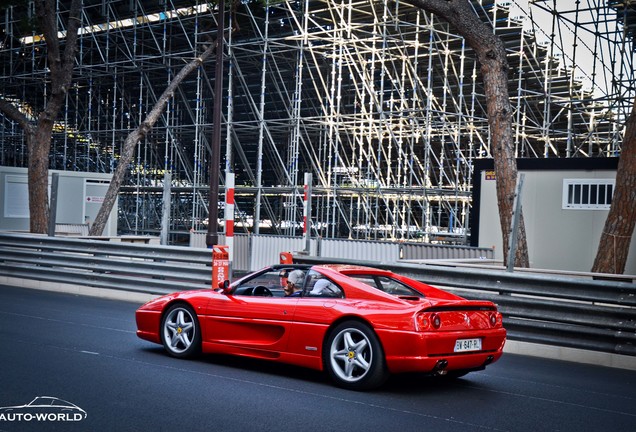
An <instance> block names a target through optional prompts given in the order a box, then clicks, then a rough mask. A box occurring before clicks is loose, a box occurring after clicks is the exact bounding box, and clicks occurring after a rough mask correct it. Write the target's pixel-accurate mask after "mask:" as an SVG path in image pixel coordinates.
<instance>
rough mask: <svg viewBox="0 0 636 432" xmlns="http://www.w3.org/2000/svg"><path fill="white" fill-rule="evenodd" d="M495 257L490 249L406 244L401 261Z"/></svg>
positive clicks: (403, 246)
mask: <svg viewBox="0 0 636 432" xmlns="http://www.w3.org/2000/svg"><path fill="white" fill-rule="evenodd" d="M494 256H495V253H494V251H493V250H492V249H490V248H476V247H470V246H447V245H434V244H429V243H421V244H412V243H404V244H402V257H401V259H405V260H423V259H493V258H494Z"/></svg>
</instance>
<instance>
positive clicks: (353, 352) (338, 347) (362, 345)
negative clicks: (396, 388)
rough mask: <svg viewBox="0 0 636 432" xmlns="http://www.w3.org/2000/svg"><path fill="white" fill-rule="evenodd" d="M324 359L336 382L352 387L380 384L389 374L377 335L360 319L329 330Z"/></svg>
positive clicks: (366, 387)
mask: <svg viewBox="0 0 636 432" xmlns="http://www.w3.org/2000/svg"><path fill="white" fill-rule="evenodd" d="M323 362H324V367H325V369H326V370H327V372H328V373H329V375H330V376H331V378H332V379H333V380H334V381H335V383H336V384H337V385H339V386H340V387H344V388H348V389H351V390H368V389H372V388H375V387H379V386H380V385H382V383H384V381H386V379H387V377H388V371H387V369H386V362H385V359H384V352H383V350H382V346H381V345H380V342H379V340H378V337H377V336H376V335H375V333H374V332H373V330H372V329H371V328H369V326H367V325H365V324H363V323H360V322H357V321H347V322H343V323H341V324H339V325H338V326H336V327H335V328H334V329H333V330H332V331H331V332H330V333H329V337H328V338H327V339H326V341H325V346H324V347H323Z"/></svg>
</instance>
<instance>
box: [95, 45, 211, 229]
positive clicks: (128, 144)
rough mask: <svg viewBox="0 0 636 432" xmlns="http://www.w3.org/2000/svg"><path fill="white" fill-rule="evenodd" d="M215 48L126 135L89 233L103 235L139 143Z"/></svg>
mask: <svg viewBox="0 0 636 432" xmlns="http://www.w3.org/2000/svg"><path fill="white" fill-rule="evenodd" d="M215 48H216V43H212V44H210V45H209V46H208V47H207V48H206V49H205V51H204V52H203V53H202V54H201V55H200V56H199V57H197V58H195V59H194V60H192V61H191V62H190V63H188V64H186V65H185V66H184V67H183V68H182V69H181V70H180V71H179V73H178V74H177V76H175V77H174V79H173V80H172V81H171V82H170V84H169V85H168V87H167V88H166V89H165V90H164V92H163V93H162V94H161V96H160V97H159V99H158V100H157V103H156V104H155V106H154V107H153V108H152V110H151V111H150V113H149V114H148V116H147V117H146V118H145V119H144V121H143V122H142V123H141V124H140V125H139V127H138V128H137V129H135V130H134V131H132V132H131V133H130V134H129V135H128V136H127V137H126V140H125V141H124V146H123V150H122V154H121V155H120V158H119V162H118V164H117V168H115V172H114V173H113V178H112V179H111V181H110V185H109V186H108V190H107V191H106V196H105V197H104V201H103V202H102V205H101V207H100V208H99V211H98V212H97V216H96V217H95V221H94V222H93V225H92V226H91V229H90V233H89V234H90V235H92V236H99V235H102V233H103V232H104V228H105V227H106V222H108V217H109V216H110V212H111V211H112V210H113V206H114V205H115V201H116V200H117V195H118V194H119V188H120V187H121V185H122V183H123V181H124V177H125V176H126V173H127V172H128V165H129V164H130V162H131V161H132V158H133V155H134V153H135V147H136V146H137V143H138V142H139V141H141V140H142V139H144V137H145V136H146V134H147V133H148V132H149V131H150V129H152V127H153V125H154V124H155V123H156V122H157V120H158V119H159V116H161V114H162V113H163V110H164V109H165V107H166V104H167V103H168V100H169V99H170V98H171V97H172V95H173V94H174V92H175V90H176V89H177V87H178V86H179V84H181V82H182V81H183V79H184V78H185V77H186V76H188V74H189V73H190V72H192V71H193V70H195V69H196V68H197V67H199V66H200V65H201V64H203V62H204V61H205V60H206V59H207V58H208V57H209V56H210V55H211V54H212V53H213V52H214V50H215Z"/></svg>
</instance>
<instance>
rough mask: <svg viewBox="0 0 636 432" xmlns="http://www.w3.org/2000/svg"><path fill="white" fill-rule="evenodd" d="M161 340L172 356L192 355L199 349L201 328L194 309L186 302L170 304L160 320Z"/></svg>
mask: <svg viewBox="0 0 636 432" xmlns="http://www.w3.org/2000/svg"><path fill="white" fill-rule="evenodd" d="M161 342H163V346H164V348H165V349H166V351H168V353H169V354H170V355H171V356H173V357H179V358H186V357H192V356H193V355H195V354H198V352H199V351H200V349H201V330H200V326H199V320H198V319H197V316H196V314H195V313H194V310H193V309H192V308H191V307H190V306H188V305H186V304H180V303H179V304H175V305H172V306H171V307H170V308H168V310H167V311H166V313H165V314H164V315H163V319H162V320H161Z"/></svg>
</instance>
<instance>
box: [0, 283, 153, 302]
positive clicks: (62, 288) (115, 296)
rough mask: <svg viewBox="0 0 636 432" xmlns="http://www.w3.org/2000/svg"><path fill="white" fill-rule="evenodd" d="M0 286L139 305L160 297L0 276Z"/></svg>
mask: <svg viewBox="0 0 636 432" xmlns="http://www.w3.org/2000/svg"><path fill="white" fill-rule="evenodd" d="M0 284H4V285H11V286H17V287H21V288H30V289H36V290H42V291H54V292H60V293H66V294H75V295H83V296H89V297H99V298H104V299H109V300H122V301H127V302H131V303H139V304H140V305H141V304H143V303H146V302H147V301H150V300H152V299H154V298H157V297H160V296H161V294H147V293H138V292H132V291H124V290H113V289H107V288H95V287H89V286H85V285H74V284H66V283H56V282H47V281H37V280H31V279H20V278H13V277H6V276H0Z"/></svg>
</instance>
